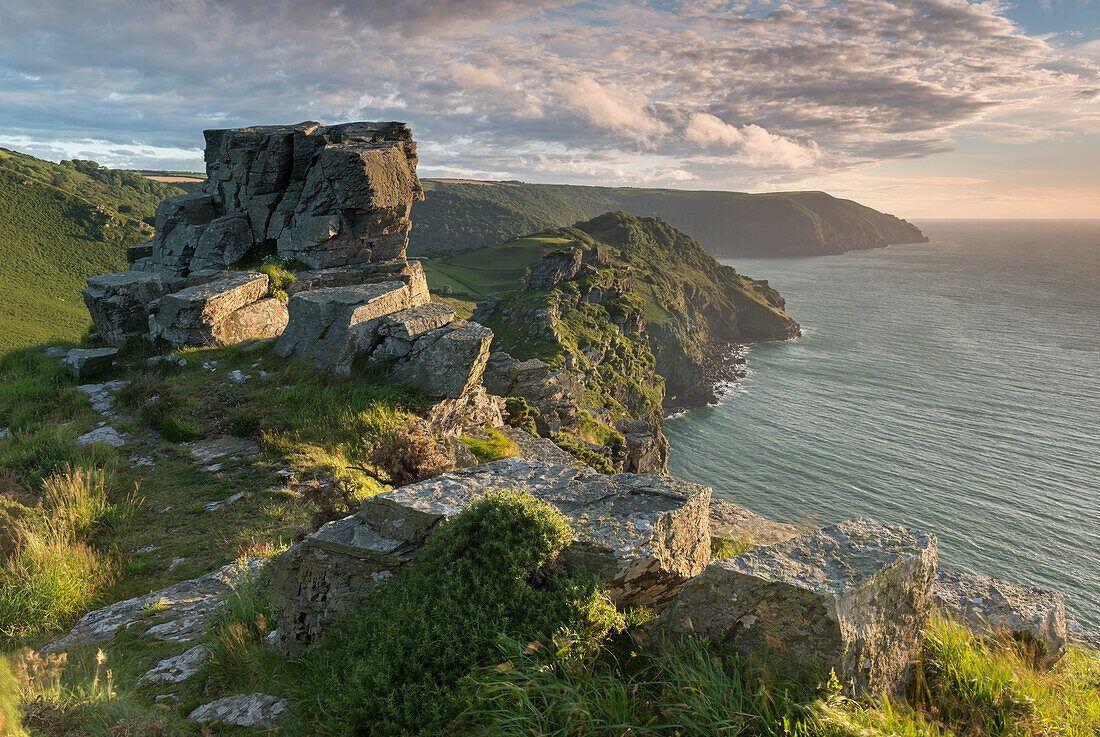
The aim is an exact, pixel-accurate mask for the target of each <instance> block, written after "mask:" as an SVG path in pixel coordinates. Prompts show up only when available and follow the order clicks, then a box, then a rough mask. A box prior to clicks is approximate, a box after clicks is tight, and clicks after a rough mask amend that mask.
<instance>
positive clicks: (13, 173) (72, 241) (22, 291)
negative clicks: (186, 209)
mask: <svg viewBox="0 0 1100 737" xmlns="http://www.w3.org/2000/svg"><path fill="white" fill-rule="evenodd" d="M87 163H89V162H80V163H79V164H77V165H73V164H72V162H70V163H69V164H68V165H58V164H53V163H50V162H47V161H42V160H40V159H35V158H34V157H31V156H25V155H23V154H18V153H16V152H13V151H8V150H6V149H0V202H3V203H4V209H3V214H2V215H0V281H2V282H3V283H4V285H5V291H4V309H3V311H2V312H0V350H6V349H10V348H16V347H19V346H24V345H29V344H31V343H38V342H46V341H51V340H77V339H79V338H80V337H81V336H82V335H83V334H84V333H85V331H86V330H87V327H88V325H89V323H90V320H89V319H88V312H87V309H86V308H85V307H84V301H83V299H82V298H81V296H80V290H81V289H82V288H83V287H84V281H85V279H87V278H88V277H90V276H94V275H97V274H103V273H108V272H114V271H121V270H122V269H124V268H125V267H126V258H125V251H126V246H128V245H131V244H134V243H139V242H141V241H143V240H148V239H149V238H151V237H152V235H153V231H152V228H151V227H150V226H148V225H147V224H146V223H144V222H142V219H144V218H147V217H151V216H152V214H153V210H154V209H155V207H156V205H157V203H158V202H160V200H161V199H163V198H164V197H169V196H172V195H173V194H182V193H183V192H182V190H179V189H177V188H175V187H166V186H164V185H162V184H158V183H156V182H151V181H149V180H147V179H145V178H144V177H141V176H138V175H136V174H130V173H128V172H117V171H113V170H109V169H102V168H99V167H92V166H88V165H87ZM123 210H125V212H122V211H123Z"/></svg>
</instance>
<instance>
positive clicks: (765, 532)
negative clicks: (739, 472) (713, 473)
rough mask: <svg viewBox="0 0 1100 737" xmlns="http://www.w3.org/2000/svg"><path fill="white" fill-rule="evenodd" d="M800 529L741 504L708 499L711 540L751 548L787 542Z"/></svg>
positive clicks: (796, 534) (795, 535)
mask: <svg viewBox="0 0 1100 737" xmlns="http://www.w3.org/2000/svg"><path fill="white" fill-rule="evenodd" d="M798 534H799V530H798V528H797V527H795V526H794V525H792V524H788V523H786V522H775V521H773V520H770V519H768V518H766V517H762V516H760V515H759V514H756V513H755V512H752V511H750V510H748V509H746V508H745V507H742V506H741V505H740V504H734V503H733V502H727V501H725V500H723V499H711V500H710V539H711V540H712V541H714V542H717V541H721V540H729V541H731V542H745V543H747V544H749V545H751V546H752V547H754V548H763V547H766V546H768V545H775V544H776V543H781V542H786V541H787V540H790V539H791V538H792V537H797V536H798Z"/></svg>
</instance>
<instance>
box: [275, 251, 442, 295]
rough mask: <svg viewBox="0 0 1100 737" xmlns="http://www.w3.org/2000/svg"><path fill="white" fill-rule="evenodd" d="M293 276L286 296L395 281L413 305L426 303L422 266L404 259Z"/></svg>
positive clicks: (426, 293) (425, 282)
mask: <svg viewBox="0 0 1100 737" xmlns="http://www.w3.org/2000/svg"><path fill="white" fill-rule="evenodd" d="M295 276H296V278H295V280H294V281H292V282H290V283H289V284H287V285H286V287H285V289H286V293H287V294H297V293H298V292H305V291H308V290H311V289H328V288H330V287H350V286H354V285H356V284H376V283H378V282H384V281H399V282H401V283H403V284H404V285H405V286H407V287H408V288H409V294H410V295H411V296H412V302H413V304H424V303H426V302H428V301H429V296H428V281H427V279H426V278H425V277H424V266H423V265H422V264H421V263H420V262H419V261H409V260H407V259H404V258H397V259H388V260H385V261H372V262H370V263H365V264H353V265H351V266H340V267H335V268H332V269H320V270H317V271H306V272H300V273H298V274H296V275H295Z"/></svg>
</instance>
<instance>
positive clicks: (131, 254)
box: [126, 241, 153, 264]
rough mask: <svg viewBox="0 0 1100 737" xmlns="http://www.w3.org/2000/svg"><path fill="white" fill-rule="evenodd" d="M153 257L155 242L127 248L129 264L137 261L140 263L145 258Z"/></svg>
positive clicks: (136, 244) (137, 244)
mask: <svg viewBox="0 0 1100 737" xmlns="http://www.w3.org/2000/svg"><path fill="white" fill-rule="evenodd" d="M152 255H153V241H145V242H144V243H135V244H134V245H132V246H127V247H126V263H128V264H132V263H134V262H135V261H140V260H141V259H143V258H150V257H151V256H152Z"/></svg>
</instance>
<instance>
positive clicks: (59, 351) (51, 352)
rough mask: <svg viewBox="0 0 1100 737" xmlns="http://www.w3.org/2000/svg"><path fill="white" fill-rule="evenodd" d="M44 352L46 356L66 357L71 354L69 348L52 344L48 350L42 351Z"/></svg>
mask: <svg viewBox="0 0 1100 737" xmlns="http://www.w3.org/2000/svg"><path fill="white" fill-rule="evenodd" d="M42 354H43V355H44V356H46V358H64V357H65V356H67V355H69V349H68V348H59V347H57V346H50V347H49V348H47V349H46V350H44V351H42Z"/></svg>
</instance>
